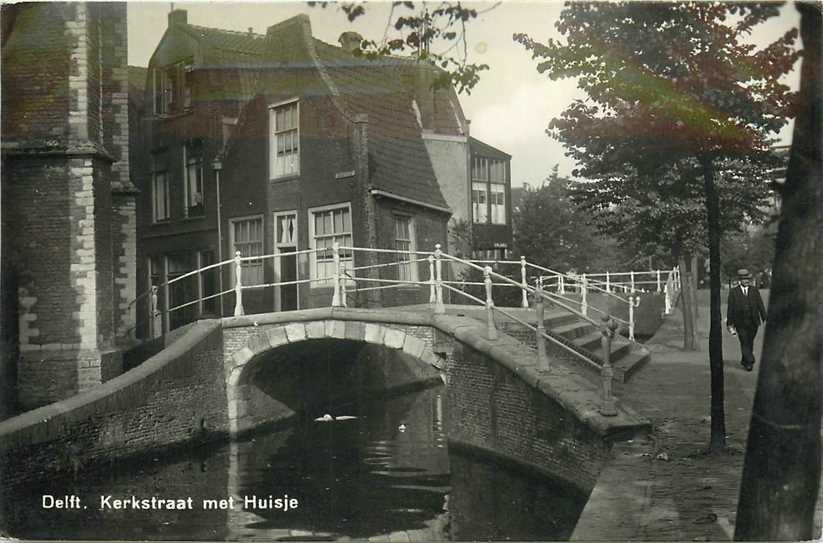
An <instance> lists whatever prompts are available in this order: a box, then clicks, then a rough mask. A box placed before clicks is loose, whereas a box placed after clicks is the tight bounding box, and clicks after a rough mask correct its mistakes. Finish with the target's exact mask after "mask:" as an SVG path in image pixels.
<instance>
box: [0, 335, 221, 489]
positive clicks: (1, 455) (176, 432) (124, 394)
mask: <svg viewBox="0 0 823 543" xmlns="http://www.w3.org/2000/svg"><path fill="white" fill-rule="evenodd" d="M178 334H179V335H178V339H177V341H175V342H173V343H171V344H170V345H169V346H168V347H167V348H166V349H164V350H163V351H161V352H160V353H159V354H157V355H156V356H154V357H152V358H151V359H149V360H147V361H146V362H144V363H143V364H141V365H140V366H138V367H137V368H135V369H133V370H131V371H129V372H127V373H124V374H123V375H120V376H118V377H115V378H114V379H112V380H110V381H108V382H106V383H103V384H101V385H98V386H97V387H95V388H94V389H92V390H91V391H89V392H87V393H84V394H79V395H76V396H72V397H71V398H68V399H65V400H62V401H59V402H56V403H52V404H49V405H47V406H44V407H41V408H38V409H34V410H32V411H28V412H26V413H24V414H22V415H19V416H17V417H14V418H12V419H8V420H6V421H3V422H2V423H0V486H4V487H5V486H12V485H14V484H15V483H19V482H21V481H25V480H28V479H31V478H37V477H43V476H46V475H49V474H51V473H54V472H60V471H68V472H75V473H76V472H77V471H78V470H80V469H81V468H82V467H84V466H87V465H91V464H95V463H99V462H102V461H113V460H114V459H117V458H121V457H127V456H132V455H137V454H141V453H145V452H147V451H151V450H156V449H160V448H164V447H168V446H170V445H175V444H178V443H180V442H183V441H197V440H205V439H208V438H209V437H210V434H212V433H215V432H219V431H220V429H224V428H225V427H226V409H225V400H224V398H225V382H224V380H223V379H222V373H221V371H220V370H221V369H222V331H221V328H220V324H219V322H218V321H201V322H199V323H196V324H194V325H189V327H187V329H186V330H184V331H180V332H178Z"/></svg>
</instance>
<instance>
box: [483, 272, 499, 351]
mask: <svg viewBox="0 0 823 543" xmlns="http://www.w3.org/2000/svg"><path fill="white" fill-rule="evenodd" d="M483 276H484V280H483V282H484V283H485V284H486V324H487V329H488V336H489V339H497V328H495V326H494V300H493V299H492V268H491V266H486V267H485V268H483Z"/></svg>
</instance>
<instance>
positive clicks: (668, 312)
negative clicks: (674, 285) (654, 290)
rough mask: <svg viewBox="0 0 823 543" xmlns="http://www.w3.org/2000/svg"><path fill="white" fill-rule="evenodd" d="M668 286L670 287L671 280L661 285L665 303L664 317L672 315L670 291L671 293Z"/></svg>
mask: <svg viewBox="0 0 823 543" xmlns="http://www.w3.org/2000/svg"><path fill="white" fill-rule="evenodd" d="M669 285H671V280H669V281H666V284H665V285H663V295H664V300H665V301H666V313H665V314H666V315H671V313H672V299H671V294H669V293H670V291H671V288H670V287H669Z"/></svg>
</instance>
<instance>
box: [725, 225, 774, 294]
mask: <svg viewBox="0 0 823 543" xmlns="http://www.w3.org/2000/svg"><path fill="white" fill-rule="evenodd" d="M774 236H775V233H774V230H773V228H765V227H761V228H754V229H752V230H747V231H745V232H738V233H735V234H732V235H730V236H727V237H725V238H724V239H723V241H722V243H721V246H720V249H721V254H722V255H723V263H722V267H723V274H724V275H725V277H727V278H734V277H736V275H737V270H739V269H740V268H746V269H748V270H749V271H750V272H751V273H752V275H753V276H754V277H755V279H756V280H757V284H758V285H763V284H767V283H766V282H767V281H768V273H769V272H771V268H772V263H773V262H774Z"/></svg>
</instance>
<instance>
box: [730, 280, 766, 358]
mask: <svg viewBox="0 0 823 543" xmlns="http://www.w3.org/2000/svg"><path fill="white" fill-rule="evenodd" d="M737 280H738V285H737V286H736V287H734V288H732V289H731V290H730V291H729V300H728V303H727V305H726V326H728V327H729V332H731V334H732V335H735V334H736V335H737V338H738V339H739V340H740V354H741V356H742V360H741V361H740V364H741V365H742V366H743V367H744V368H746V371H752V368H753V367H754V352H753V351H754V336H756V335H757V329H758V328H759V327H760V322H761V321H765V320H766V308H765V307H764V306H763V299H762V298H761V297H760V292H759V291H758V290H757V288H756V287H753V286H749V283H750V282H751V275H750V274H749V271H748V270H746V269H741V270H737Z"/></svg>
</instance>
